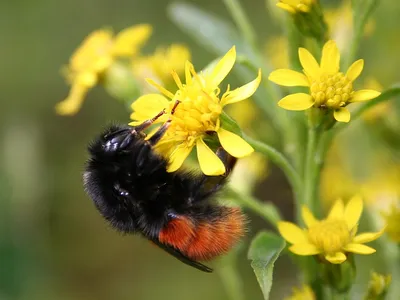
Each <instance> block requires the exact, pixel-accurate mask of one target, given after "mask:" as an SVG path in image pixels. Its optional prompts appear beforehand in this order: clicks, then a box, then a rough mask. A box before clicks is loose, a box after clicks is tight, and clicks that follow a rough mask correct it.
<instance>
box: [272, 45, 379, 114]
mask: <svg viewBox="0 0 400 300" xmlns="http://www.w3.org/2000/svg"><path fill="white" fill-rule="evenodd" d="M299 58H300V63H301V65H302V66H303V73H299V72H296V71H293V70H289V69H279V70H275V71H273V72H272V73H271V74H270V76H269V80H271V81H273V82H275V83H277V84H280V85H284V86H305V87H308V88H309V93H308V94H305V93H296V94H292V95H288V96H286V97H284V98H283V99H281V100H280V101H279V103H278V105H279V106H280V107H282V108H285V109H288V110H305V109H308V108H310V107H312V106H314V107H317V108H321V109H331V110H333V116H334V118H335V119H336V120H337V121H339V122H349V121H350V111H349V110H348V109H347V108H346V106H347V105H348V104H350V103H353V102H360V101H366V100H370V99H373V98H375V97H377V96H379V95H380V92H377V91H374V90H359V91H354V89H353V82H354V80H356V79H357V77H358V76H359V75H360V74H361V71H362V69H363V67H364V60H362V59H359V60H357V61H356V62H354V63H353V64H352V65H351V66H350V67H349V69H348V70H347V72H346V74H344V73H342V72H340V70H339V63H340V53H339V50H338V48H337V46H336V43H335V42H334V41H332V40H330V41H328V42H327V43H326V44H325V45H324V48H323V50H322V57H321V62H320V64H318V63H317V61H316V60H315V58H314V57H313V56H312V55H311V53H310V52H308V50H306V49H305V48H299Z"/></svg>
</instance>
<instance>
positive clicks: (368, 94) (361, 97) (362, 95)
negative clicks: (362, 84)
mask: <svg viewBox="0 0 400 300" xmlns="http://www.w3.org/2000/svg"><path fill="white" fill-rule="evenodd" d="M380 94H381V92H378V91H374V90H359V91H356V92H354V94H353V96H352V97H351V98H350V99H349V102H360V101H367V100H371V99H374V98H376V97H378V96H379V95H380Z"/></svg>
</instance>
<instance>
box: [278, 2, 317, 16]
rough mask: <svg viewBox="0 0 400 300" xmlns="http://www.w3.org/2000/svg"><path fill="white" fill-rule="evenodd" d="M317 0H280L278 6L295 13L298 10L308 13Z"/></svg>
mask: <svg viewBox="0 0 400 300" xmlns="http://www.w3.org/2000/svg"><path fill="white" fill-rule="evenodd" d="M314 2H315V0H280V1H279V2H278V3H277V4H276V6H278V7H280V8H282V9H284V10H286V11H288V12H290V13H291V14H295V13H298V12H303V13H307V12H309V11H310V9H311V5H312V4H313V3H314Z"/></svg>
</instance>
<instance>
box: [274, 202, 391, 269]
mask: <svg viewBox="0 0 400 300" xmlns="http://www.w3.org/2000/svg"><path fill="white" fill-rule="evenodd" d="M362 210H363V202H362V199H361V198H360V197H358V196H355V197H353V198H352V199H350V201H349V202H348V204H347V205H346V206H344V204H343V201H342V200H341V199H339V200H337V201H336V203H335V204H334V205H333V207H332V209H331V211H330V212H329V215H328V217H327V218H326V219H323V220H320V221H319V220H317V219H315V217H314V216H313V215H312V213H311V211H310V210H309V209H308V208H307V207H305V206H304V207H303V210H302V217H303V220H304V223H305V224H306V226H307V229H301V228H299V227H298V226H297V225H295V224H293V223H290V222H279V223H278V229H279V232H280V233H281V235H282V236H283V238H284V239H285V240H287V241H288V242H289V243H291V244H293V245H292V246H290V247H289V250H290V251H292V252H293V253H295V254H297V255H320V256H322V257H324V258H325V259H326V260H327V261H328V262H330V263H332V264H341V263H342V262H344V261H345V260H346V259H347V256H346V254H347V253H348V252H352V253H357V254H372V253H374V252H375V251H376V250H375V249H373V248H371V247H369V246H366V245H363V243H368V242H371V241H373V240H376V239H377V238H378V237H380V236H381V235H382V233H383V231H384V229H382V230H381V231H379V232H376V233H372V232H369V233H362V234H359V235H356V233H357V227H358V221H359V219H360V216H361V213H362Z"/></svg>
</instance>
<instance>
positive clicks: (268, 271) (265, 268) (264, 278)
mask: <svg viewBox="0 0 400 300" xmlns="http://www.w3.org/2000/svg"><path fill="white" fill-rule="evenodd" d="M285 246H286V242H285V240H283V239H282V238H281V237H280V236H278V235H276V234H275V233H272V232H267V231H262V232H260V233H259V234H257V236H256V237H255V238H254V239H253V241H252V242H251V245H250V249H249V253H248V255H247V257H248V259H250V260H252V262H251V267H252V268H253V270H254V273H255V274H256V277H257V281H258V283H259V285H260V287H261V290H262V292H263V295H264V299H265V300H268V299H269V293H270V291H271V287H272V272H273V269H274V264H275V261H276V260H277V259H278V257H279V255H280V253H281V252H282V250H283V249H284V248H285Z"/></svg>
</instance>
